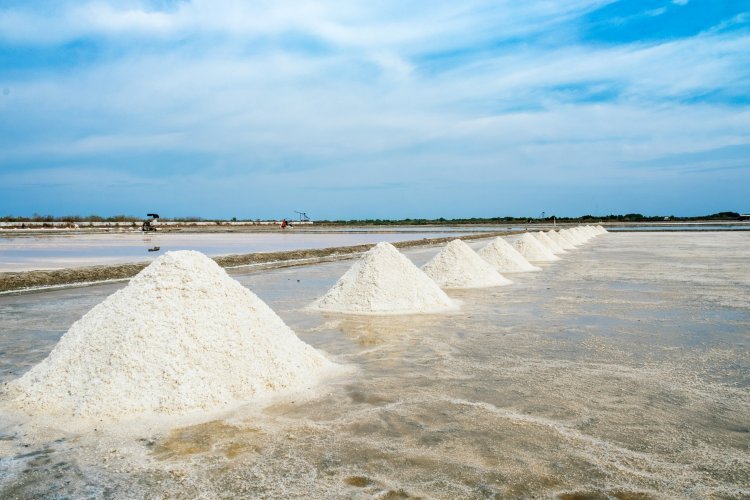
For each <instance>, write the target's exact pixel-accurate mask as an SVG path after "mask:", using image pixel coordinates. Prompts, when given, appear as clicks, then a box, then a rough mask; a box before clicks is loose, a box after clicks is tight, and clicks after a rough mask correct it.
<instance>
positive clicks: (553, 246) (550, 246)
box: [532, 231, 567, 254]
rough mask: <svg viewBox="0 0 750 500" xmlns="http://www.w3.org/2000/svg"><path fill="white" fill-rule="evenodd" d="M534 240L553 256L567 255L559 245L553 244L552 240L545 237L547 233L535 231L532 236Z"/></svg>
mask: <svg viewBox="0 0 750 500" xmlns="http://www.w3.org/2000/svg"><path fill="white" fill-rule="evenodd" d="M532 235H533V236H534V238H536V239H537V240H539V243H541V244H542V245H544V246H545V247H547V249H548V250H549V251H550V252H552V253H554V254H561V253H567V252H566V251H565V250H564V249H563V248H562V247H561V246H560V245H558V244H557V243H555V242H554V241H553V240H552V238H550V237H549V236H547V233H545V232H543V231H537V232H536V233H533V234H532Z"/></svg>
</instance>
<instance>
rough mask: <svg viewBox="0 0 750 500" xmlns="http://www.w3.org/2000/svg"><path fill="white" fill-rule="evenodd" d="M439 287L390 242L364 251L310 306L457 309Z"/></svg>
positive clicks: (369, 310) (360, 309) (411, 310)
mask: <svg viewBox="0 0 750 500" xmlns="http://www.w3.org/2000/svg"><path fill="white" fill-rule="evenodd" d="M456 307H457V306H456V304H455V303H454V302H453V301H452V300H451V299H450V298H449V297H448V296H447V295H446V294H445V292H443V291H442V290H441V289H440V287H439V286H438V285H437V284H436V283H435V282H434V281H432V280H431V279H430V277H429V276H427V275H426V274H425V273H423V272H422V271H421V270H420V269H419V268H418V267H417V266H415V265H414V264H412V262H411V261H410V260H409V259H407V258H406V256H404V255H403V254H401V253H400V252H399V251H398V250H397V249H396V248H395V247H394V246H393V245H391V244H390V243H385V242H382V243H378V244H377V245H375V247H373V248H372V249H370V251H368V252H367V253H365V254H364V255H363V256H362V258H361V259H360V260H359V261H358V262H357V263H356V264H354V265H353V266H352V267H351V268H350V269H349V270H348V271H347V272H346V273H345V274H344V275H343V276H342V277H341V278H340V279H339V280H338V282H336V284H335V285H333V287H332V288H331V289H330V290H328V292H326V294H325V295H323V297H321V298H320V299H318V300H316V301H315V302H314V303H313V304H312V305H311V306H310V308H312V309H319V310H324V311H334V312H344V313H376V314H377V313H380V314H387V313H391V314H394V313H396V314H409V313H432V312H441V311H446V310H450V309H456Z"/></svg>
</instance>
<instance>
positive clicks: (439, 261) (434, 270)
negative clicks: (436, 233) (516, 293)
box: [422, 240, 513, 288]
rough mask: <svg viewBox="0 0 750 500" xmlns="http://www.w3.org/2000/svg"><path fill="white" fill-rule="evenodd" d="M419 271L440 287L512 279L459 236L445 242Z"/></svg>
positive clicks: (507, 282) (477, 285) (491, 283)
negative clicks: (456, 238)
mask: <svg viewBox="0 0 750 500" xmlns="http://www.w3.org/2000/svg"><path fill="white" fill-rule="evenodd" d="M422 271H424V272H425V274H427V276H429V277H430V278H432V279H433V280H434V281H435V283H437V284H438V285H440V286H441V287H443V288H484V287H491V286H503V285H510V284H511V283H513V282H512V281H511V280H509V279H507V278H505V277H504V276H503V275H502V274H500V273H499V272H497V271H496V270H495V268H494V267H492V266H491V265H490V264H489V263H488V262H487V261H486V260H484V259H482V258H481V257H480V256H479V255H477V253H476V252H475V251H474V250H472V249H471V248H470V247H469V245H467V244H466V243H464V242H463V241H461V240H453V241H451V242H450V243H448V244H447V245H445V248H443V249H442V250H441V251H440V253H439V254H437V255H436V256H435V257H433V258H432V260H430V261H429V262H428V263H427V264H425V265H424V266H422Z"/></svg>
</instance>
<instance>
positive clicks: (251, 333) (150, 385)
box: [8, 251, 336, 418]
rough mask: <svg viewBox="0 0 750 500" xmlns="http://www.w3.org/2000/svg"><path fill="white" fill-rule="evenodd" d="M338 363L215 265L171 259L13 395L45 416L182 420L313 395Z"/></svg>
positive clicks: (63, 345) (71, 334) (76, 330)
mask: <svg viewBox="0 0 750 500" xmlns="http://www.w3.org/2000/svg"><path fill="white" fill-rule="evenodd" d="M335 366H336V365H334V364H333V363H331V362H330V361H328V360H327V359H326V358H325V357H323V355H322V354H321V353H319V352H318V351H316V350H315V349H314V348H312V347H311V346H309V345H307V344H305V343H304V342H302V341H301V340H300V339H299V338H298V337H297V336H296V335H295V334H294V332H293V331H292V330H291V329H289V327H287V326H286V325H285V324H284V322H283V321H282V320H281V318H279V317H278V316H277V315H276V313H274V312H273V311H272V310H271V308H270V307H268V306H267V305H266V304H265V303H264V302H263V301H262V300H260V299H259V298H258V297H257V296H256V295H255V294H253V293H252V292H250V291H249V290H247V289H246V288H244V287H243V286H242V285H241V284H240V283H238V282H237V281H235V280H234V279H232V278H230V277H229V276H228V275H227V274H226V272H225V271H224V270H223V269H222V268H221V267H219V265H218V264H216V263H215V262H214V261H213V260H211V259H209V258H208V257H206V256H205V255H203V254H201V253H199V252H193V251H180V252H167V253H166V254H164V255H163V256H161V257H159V258H158V259H156V260H155V261H154V262H152V263H151V265H149V266H148V267H147V268H145V269H144V270H143V271H141V272H140V273H139V274H138V275H137V276H135V277H134V278H133V279H132V280H131V281H130V283H129V284H128V285H127V286H126V287H125V288H123V289H121V290H119V291H117V292H115V293H114V294H112V295H110V296H109V297H107V298H106V299H105V300H104V301H103V302H102V303H100V304H99V305H97V306H95V307H94V308H93V309H91V310H90V311H89V312H88V313H86V314H85V315H84V316H83V317H82V318H81V319H80V320H78V321H77V322H75V323H74V324H73V326H71V327H70V329H69V330H68V331H67V333H65V334H64V335H63V336H62V338H61V339H60V341H59V343H58V344H57V345H56V346H55V348H54V349H53V350H52V352H51V353H50V355H49V356H48V357H47V358H46V359H44V360H43V361H42V362H41V363H39V364H38V365H36V366H34V367H33V368H32V369H31V370H29V371H28V372H27V373H26V374H25V375H23V376H22V377H21V378H20V379H17V380H15V381H13V382H11V383H10V384H9V387H8V393H9V395H10V396H11V397H15V400H14V401H15V403H17V404H18V405H19V406H20V407H21V408H22V409H25V410H29V411H33V412H35V413H41V414H51V415H65V416H76V417H98V418H104V417H108V418H121V417H128V416H132V415H134V414H178V413H186V412H190V411H193V410H203V409H212V410H213V409H217V408H222V407H227V406H230V405H232V404H237V403H239V402H245V401H250V400H253V399H256V398H261V397H266V396H271V395H274V394H276V393H278V392H280V391H285V390H296V389H302V388H306V387H309V386H310V384H312V383H314V382H315V381H316V380H317V379H319V378H320V377H321V375H322V374H323V373H324V372H325V371H327V370H330V369H332V368H334V367H335Z"/></svg>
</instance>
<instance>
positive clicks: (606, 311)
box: [0, 233, 750, 498]
mask: <svg viewBox="0 0 750 500" xmlns="http://www.w3.org/2000/svg"><path fill="white" fill-rule="evenodd" d="M748 243H750V235H748V234H744V233H743V234H740V233H711V234H704V233H700V234H690V235H685V234H665V233H660V234H654V233H639V234H632V233H631V234H610V235H606V236H602V237H599V238H597V239H595V240H593V241H592V242H591V243H589V244H588V245H584V246H583V247H581V248H579V249H578V250H574V251H572V252H569V253H568V254H566V255H564V259H563V260H561V261H559V262H556V263H552V264H544V265H543V267H544V269H543V271H541V272H536V273H525V274H516V275H509V277H510V278H511V279H513V280H514V281H515V284H514V285H511V286H507V287H501V288H492V289H485V290H472V291H461V292H451V293H450V294H451V295H452V296H453V297H454V298H456V299H458V300H461V301H462V302H463V308H462V309H461V311H460V312H458V313H455V314H450V315H423V316H393V317H375V316H346V315H338V314H321V313H316V312H308V311H305V310H303V308H304V306H305V305H307V304H308V303H309V302H311V301H312V300H313V299H314V298H316V297H318V296H320V295H321V294H322V293H323V292H324V291H325V290H326V289H327V288H328V287H330V286H331V285H332V284H333V283H334V282H335V280H336V279H337V278H338V277H339V276H340V275H341V274H343V272H345V270H346V269H347V268H348V267H349V266H350V265H351V261H341V262H334V263H326V264H321V265H315V266H308V267H302V268H292V269H279V270H273V271H265V272H256V273H245V274H234V276H235V277H236V278H237V279H238V280H239V281H240V282H242V283H243V284H244V285H246V286H248V287H249V288H250V289H252V290H253V291H255V292H256V293H257V294H258V295H259V296H260V297H261V298H262V299H264V300H265V301H267V302H268V303H269V304H270V305H271V306H272V307H273V308H274V309H275V310H276V311H277V312H278V313H279V315H280V316H281V317H282V318H283V319H284V320H285V321H286V322H287V323H288V324H289V325H290V326H291V327H292V328H293V329H294V330H295V331H296V332H298V334H299V336H300V337H301V338H302V339H303V340H305V341H306V342H308V343H311V344H312V345H314V346H315V347H317V348H319V349H322V350H324V351H326V352H327V353H328V355H329V356H330V357H331V358H333V359H334V360H336V361H338V362H341V363H346V364H351V365H354V366H356V367H357V369H358V371H357V372H356V373H355V374H353V375H351V376H348V377H346V378H345V379H339V380H334V381H332V382H330V383H328V384H326V385H325V386H324V387H322V388H321V391H320V393H319V394H315V395H313V396H312V397H310V398H298V399H289V400H285V401H281V402H278V403H276V404H273V405H272V406H270V407H266V408H255V407H252V406H249V407H246V408H242V409H238V410H237V411H236V412H234V413H232V414H230V415H227V416H225V417H220V418H212V419H211V420H210V421H208V422H204V423H201V424H197V425H191V426H187V427H177V428H173V429H165V430H161V431H158V432H154V431H150V430H149V429H143V430H142V431H141V433H140V434H138V435H136V436H133V437H129V438H128V437H117V436H112V435H111V434H108V433H107V432H102V429H99V430H98V431H96V432H94V431H91V432H90V433H84V434H72V433H65V432H62V431H56V432H50V433H48V434H47V433H42V432H41V431H40V430H39V429H34V428H30V427H28V426H24V425H21V426H20V427H17V426H14V425H11V424H5V425H2V424H0V455H2V456H3V457H4V458H2V459H0V497H14V496H16V497H34V496H37V497H42V496H57V497H66V496H69V497H81V496H97V497H100V496H111V497H118V498H125V497H127V498H133V497H135V498H138V497H149V498H153V497H170V498H175V497H176V498H194V497H198V496H202V497H209V498H237V497H285V498H286V497H288V498H310V497H312V498H330V497H339V498H351V497H355V498H358V497H359V498H369V497H373V496H379V497H384V498H407V497H433V498H493V497H497V498H607V497H615V498H664V497H679V498H711V497H713V498H747V497H748V496H750V302H749V300H750V299H749V297H750V266H748V265H747V259H748V257H749V255H748V248H750V246H749V245H748ZM473 245H475V246H479V245H481V243H480V242H474V243H473ZM436 251H437V249H434V248H432V249H430V248H423V249H418V250H411V251H408V252H406V253H407V255H408V256H409V257H410V258H412V259H413V260H414V261H415V262H416V263H418V264H422V263H424V262H425V261H426V260H427V259H429V258H430V257H431V256H432V255H433V254H434V253H435V252H436ZM119 286H122V285H107V286H97V287H89V288H84V289H77V290H66V291H56V292H47V293H39V294H32V295H23V296H7V297H0V318H2V321H1V322H0V351H2V353H3V354H2V355H0V360H2V365H1V366H0V383H1V382H2V381H7V380H10V379H12V378H15V377H17V376H18V375H20V374H21V373H22V372H24V371H25V370H26V369H28V367H29V366H31V365H32V364H34V363H36V362H38V361H39V360H41V359H42V358H43V357H44V356H45V355H46V353H47V352H48V351H49V350H50V349H51V348H52V347H53V345H54V343H55V342H56V339H57V338H59V336H60V335H61V334H62V333H63V332H64V331H65V330H66V329H67V328H68V327H69V326H70V324H71V323H72V322H73V321H74V320H75V319H76V318H77V317H79V316H80V315H81V314H83V313H84V312H85V311H86V310H88V309H89V308H90V307H91V306H92V305H93V304H95V303H97V302H98V301H100V300H102V299H103V298H104V297H105V296H106V295H108V294H109V293H111V292H112V291H113V290H115V289H116V288H118V287H119ZM40 436H41V437H40Z"/></svg>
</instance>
